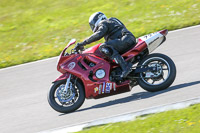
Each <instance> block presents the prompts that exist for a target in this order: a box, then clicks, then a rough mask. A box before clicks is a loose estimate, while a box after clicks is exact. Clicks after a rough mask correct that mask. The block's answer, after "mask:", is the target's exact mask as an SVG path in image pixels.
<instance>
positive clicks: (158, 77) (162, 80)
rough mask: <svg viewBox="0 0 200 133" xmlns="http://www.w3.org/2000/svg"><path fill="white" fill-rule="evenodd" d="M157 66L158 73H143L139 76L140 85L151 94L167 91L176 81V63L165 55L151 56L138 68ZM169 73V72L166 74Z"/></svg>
mask: <svg viewBox="0 0 200 133" xmlns="http://www.w3.org/2000/svg"><path fill="white" fill-rule="evenodd" d="M144 66H154V67H155V66H156V67H157V70H158V71H156V72H143V73H140V74H139V78H138V80H137V81H138V84H139V85H140V86H141V87H142V88H143V89H144V90H147V91H149V92H156V91H161V90H164V89H167V88H168V87H169V86H170V85H171V84H172V83H173V82H174V80H175V77H176V66H175V64H174V62H173V61H172V60H171V59H170V58H169V57H168V56H166V55H164V54H159V53H155V54H150V55H148V56H147V57H145V58H144V59H143V60H142V61H141V62H139V63H138V66H137V67H141V68H142V67H144ZM166 71H168V72H166Z"/></svg>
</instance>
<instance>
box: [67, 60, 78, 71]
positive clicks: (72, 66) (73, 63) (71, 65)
mask: <svg viewBox="0 0 200 133" xmlns="http://www.w3.org/2000/svg"><path fill="white" fill-rule="evenodd" d="M75 66H76V63H75V62H71V63H69V65H68V66H67V67H68V68H69V69H70V70H72V69H73V68H74V67H75Z"/></svg>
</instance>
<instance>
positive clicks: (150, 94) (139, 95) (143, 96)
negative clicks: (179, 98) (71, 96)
mask: <svg viewBox="0 0 200 133" xmlns="http://www.w3.org/2000/svg"><path fill="white" fill-rule="evenodd" d="M196 84H200V81H194V82H190V83H183V84H179V85H175V86H172V87H169V88H168V89H166V90H163V91H159V92H147V91H145V92H139V93H134V94H132V95H131V96H129V97H125V98H121V99H116V100H111V101H108V102H105V103H101V104H97V105H94V106H91V107H87V108H84V109H80V110H77V111H75V112H81V111H85V110H89V109H96V108H103V107H107V106H112V105H116V104H122V103H128V102H131V101H136V100H141V99H146V98H150V97H154V96H156V95H159V94H162V93H165V92H169V91H173V90H177V89H181V88H184V87H189V86H192V85H196ZM72 113H73V112H72ZM62 115H65V114H60V115H59V116H62Z"/></svg>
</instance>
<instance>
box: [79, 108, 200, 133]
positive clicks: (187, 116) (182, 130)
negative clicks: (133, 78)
mask: <svg viewBox="0 0 200 133" xmlns="http://www.w3.org/2000/svg"><path fill="white" fill-rule="evenodd" d="M199 113H200V104H196V105H193V106H190V107H188V108H185V109H180V110H172V111H167V112H163V113H158V114H151V115H147V116H144V117H138V118H137V119H136V120H135V121H129V122H119V123H113V124H107V125H103V126H97V127H92V128H89V129H85V130H83V131H80V132H78V133H199V132H200V115H199Z"/></svg>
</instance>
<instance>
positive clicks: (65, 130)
mask: <svg viewBox="0 0 200 133" xmlns="http://www.w3.org/2000/svg"><path fill="white" fill-rule="evenodd" d="M197 103H200V97H197V98H193V99H189V100H186V101H181V102H177V103H171V104H166V105H161V106H156V107H151V108H147V109H143V110H139V111H137V112H129V113H125V114H120V115H117V116H112V117H109V118H103V119H98V120H93V121H89V122H85V123H80V124H77V125H72V126H66V127H60V128H55V129H51V130H46V131H42V132H39V133H71V132H78V131H81V130H83V129H84V128H88V127H92V126H97V125H103V124H108V123H115V122H122V121H130V120H134V119H135V118H136V117H138V116H142V115H147V114H153V113H159V112H164V111H169V110H174V109H182V108H185V107H188V106H190V105H193V104H197Z"/></svg>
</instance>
